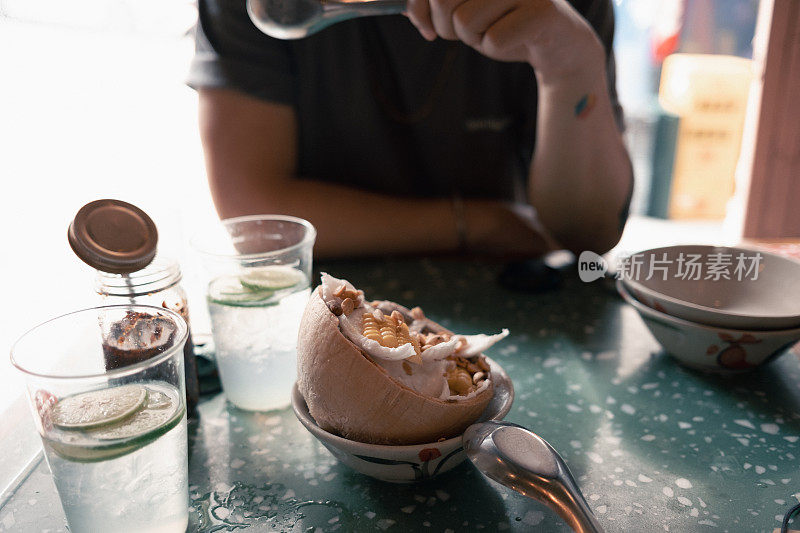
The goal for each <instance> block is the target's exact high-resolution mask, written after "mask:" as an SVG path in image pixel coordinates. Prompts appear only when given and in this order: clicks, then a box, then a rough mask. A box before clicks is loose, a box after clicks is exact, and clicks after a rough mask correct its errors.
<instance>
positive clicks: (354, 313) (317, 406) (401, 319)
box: [297, 273, 508, 445]
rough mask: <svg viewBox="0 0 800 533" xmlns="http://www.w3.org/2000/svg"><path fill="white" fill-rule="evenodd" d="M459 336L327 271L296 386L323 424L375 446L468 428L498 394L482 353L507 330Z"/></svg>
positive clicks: (302, 337)
mask: <svg viewBox="0 0 800 533" xmlns="http://www.w3.org/2000/svg"><path fill="white" fill-rule="evenodd" d="M507 335H508V330H506V329H504V330H503V331H502V332H501V333H498V334H496V335H483V334H481V335H457V334H454V333H453V332H451V331H448V330H447V329H446V328H444V327H442V326H441V325H439V324H437V323H436V322H433V321H432V320H429V319H428V318H426V317H425V314H424V312H423V311H422V310H421V309H420V308H419V307H415V308H413V309H410V310H409V309H407V308H405V307H403V306H401V305H399V304H396V303H393V302H388V301H367V300H365V299H364V292H363V291H360V290H358V289H356V288H355V287H354V286H353V285H352V284H351V283H350V282H348V281H346V280H342V279H337V278H335V277H333V276H330V275H328V274H325V273H323V274H322V283H321V284H320V286H318V287H317V288H315V289H314V291H313V292H312V293H311V298H310V299H309V302H308V305H307V306H306V309H305V312H304V314H303V318H302V321H301V323H300V333H299V337H298V342H297V365H298V366H297V374H298V378H297V385H298V389H299V391H300V393H301V394H302V395H303V398H304V399H305V401H306V404H307V405H308V409H309V412H310V413H311V416H312V417H313V418H314V420H315V421H316V422H317V424H318V425H319V426H320V427H321V428H323V429H324V430H326V431H329V432H331V433H335V434H338V435H341V436H342V437H345V438H347V439H351V440H356V441H360V442H367V443H371V444H398V445H401V444H423V443H428V442H436V441H438V440H441V439H447V438H450V437H454V436H457V435H460V434H461V433H462V432H463V431H464V429H465V428H466V427H467V426H468V425H470V424H471V423H473V422H475V420H476V419H477V418H478V417H479V416H480V415H481V413H482V412H483V411H484V409H485V408H486V405H487V404H488V403H489V401H490V400H491V399H492V396H493V392H494V389H493V383H492V372H491V368H490V365H489V364H488V363H487V361H486V358H485V356H484V355H483V354H482V353H481V352H483V351H484V350H486V349H487V348H489V347H490V346H492V345H493V344H495V343H496V342H498V341H499V340H501V339H502V338H504V337H505V336H507Z"/></svg>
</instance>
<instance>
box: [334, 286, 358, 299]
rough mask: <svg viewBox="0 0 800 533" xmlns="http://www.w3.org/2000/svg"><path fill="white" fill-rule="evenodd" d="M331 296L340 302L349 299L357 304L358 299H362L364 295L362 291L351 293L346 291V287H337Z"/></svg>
mask: <svg viewBox="0 0 800 533" xmlns="http://www.w3.org/2000/svg"><path fill="white" fill-rule="evenodd" d="M333 295H334V296H336V297H337V298H340V299H342V300H346V299H347V298H350V299H351V300H353V302H354V303H355V302H358V299H359V297H363V295H364V293H363V292H362V291H352V290H350V289H348V288H347V286H346V285H339V287H337V288H336V290H335V291H333Z"/></svg>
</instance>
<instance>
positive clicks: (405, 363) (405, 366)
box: [403, 361, 414, 376]
mask: <svg viewBox="0 0 800 533" xmlns="http://www.w3.org/2000/svg"><path fill="white" fill-rule="evenodd" d="M403 372H405V373H406V375H407V376H410V375H412V374H413V373H414V371H413V370H412V368H411V365H410V364H409V363H408V361H403Z"/></svg>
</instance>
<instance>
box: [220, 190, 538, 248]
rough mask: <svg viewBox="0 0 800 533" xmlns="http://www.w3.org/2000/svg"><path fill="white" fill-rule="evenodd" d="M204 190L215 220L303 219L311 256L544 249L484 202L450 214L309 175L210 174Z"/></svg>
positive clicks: (436, 204)
mask: <svg viewBox="0 0 800 533" xmlns="http://www.w3.org/2000/svg"><path fill="white" fill-rule="evenodd" d="M211 189H212V195H213V198H214V202H215V205H216V207H217V211H218V213H219V215H220V217H221V218H230V217H234V216H241V215H247V214H257V213H276V214H289V215H293V216H298V217H301V218H304V219H306V220H308V221H310V222H311V223H312V224H313V225H314V226H315V227H316V228H318V235H317V241H316V244H315V247H314V253H315V254H316V256H317V257H352V256H363V255H375V254H403V253H446V252H455V251H471V252H478V253H489V254H501V255H507V256H532V255H537V254H540V253H542V252H544V251H545V248H546V247H545V245H544V243H543V241H542V240H541V239H540V238H537V236H536V235H533V234H532V231H531V230H530V229H528V228H526V227H524V225H523V223H522V222H521V221H518V220H517V219H516V217H514V216H513V215H512V214H511V213H510V211H509V210H508V208H507V207H506V206H505V205H503V204H501V203H499V202H493V201H489V200H467V201H464V203H463V212H462V213H458V212H457V210H456V209H454V204H453V201H452V200H450V199H425V198H397V197H390V196H386V195H382V194H376V193H371V192H366V191H362V190H358V189H353V188H350V187H344V186H340V185H334V184H330V183H323V182H319V181H312V180H297V179H287V180H286V181H285V182H284V183H283V184H282V185H281V186H280V187H271V188H269V190H267V189H266V188H265V189H264V190H258V189H248V187H246V186H239V187H229V186H228V187H224V189H223V188H220V187H215V186H214V180H212V182H211ZM459 217H463V219H462V220H461V221H459V220H458V218H459ZM460 234H461V235H460ZM462 240H463V241H464V242H461V241H462ZM462 248H466V250H464V249H462Z"/></svg>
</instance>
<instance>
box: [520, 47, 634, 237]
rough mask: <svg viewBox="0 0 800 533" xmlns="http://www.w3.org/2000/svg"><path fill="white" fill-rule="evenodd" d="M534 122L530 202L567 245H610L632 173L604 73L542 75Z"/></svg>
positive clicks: (618, 229) (619, 222) (619, 224)
mask: <svg viewBox="0 0 800 533" xmlns="http://www.w3.org/2000/svg"><path fill="white" fill-rule="evenodd" d="M598 44H599V43H598ZM537 121H538V124H537V137H536V151H535V154H534V158H533V161H532V164H531V171H530V187H529V191H530V193H529V194H530V198H529V200H530V202H531V204H532V205H533V206H534V207H536V209H537V211H538V213H539V217H540V219H541V221H542V223H543V224H544V225H545V227H547V228H548V230H549V231H550V232H551V233H552V234H553V236H554V237H555V238H556V239H557V240H559V241H560V242H561V244H563V245H564V246H565V247H566V248H568V249H570V250H573V251H581V250H593V251H595V252H598V253H602V252H605V251H607V250H608V249H610V248H611V247H613V246H614V244H616V243H617V241H618V240H619V237H620V234H621V231H622V224H623V223H624V220H623V217H622V215H623V211H624V209H625V206H626V203H627V200H628V196H629V193H630V187H631V184H632V172H631V165H630V160H629V159H628V154H627V151H626V150H625V147H624V145H623V142H622V136H621V134H620V133H619V130H618V129H617V126H616V123H615V119H614V114H613V111H612V108H611V103H610V100H609V96H608V90H607V85H606V76H605V73H604V71H602V70H599V69H597V71H596V72H589V71H585V72H583V73H581V74H580V75H578V76H572V77H570V78H569V79H556V80H553V81H551V80H547V79H544V80H540V85H539V109H538V118H537ZM565 213H570V215H569V216H565Z"/></svg>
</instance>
